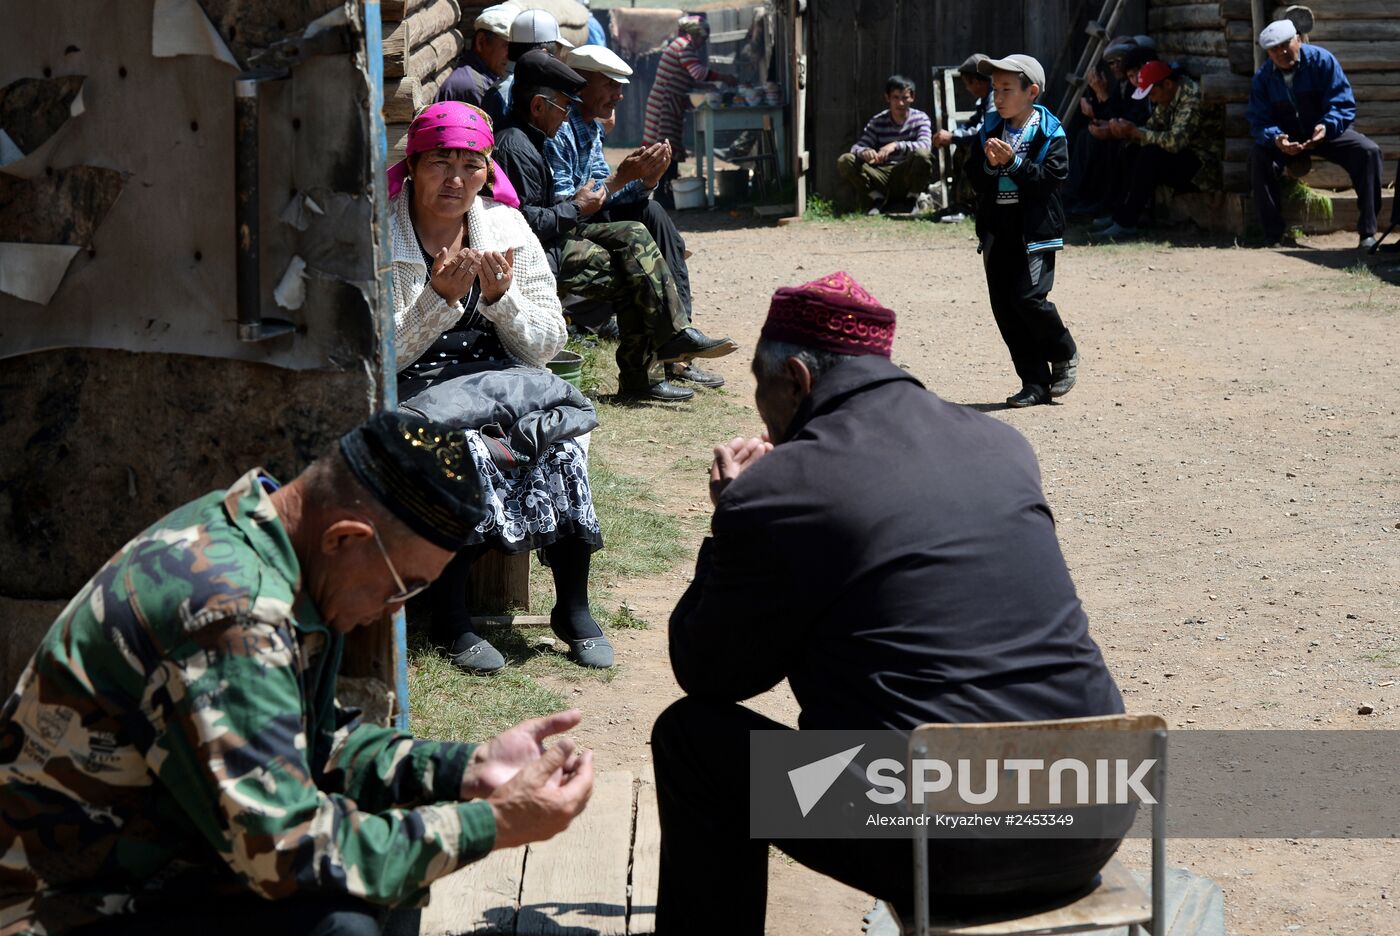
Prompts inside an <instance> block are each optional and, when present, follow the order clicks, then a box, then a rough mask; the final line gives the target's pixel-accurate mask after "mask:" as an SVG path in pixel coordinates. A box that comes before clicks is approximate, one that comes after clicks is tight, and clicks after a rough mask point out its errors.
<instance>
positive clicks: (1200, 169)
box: [1100, 61, 1224, 237]
mask: <svg viewBox="0 0 1400 936" xmlns="http://www.w3.org/2000/svg"><path fill="white" fill-rule="evenodd" d="M1133 97H1134V98H1137V99H1138V100H1141V99H1143V98H1149V99H1150V100H1151V101H1152V113H1151V114H1150V115H1149V116H1148V118H1147V124H1146V126H1142V127H1139V126H1136V125H1134V124H1133V123H1132V122H1131V121H1128V120H1121V119H1120V120H1113V121H1111V122H1110V124H1109V125H1110V127H1111V128H1112V130H1113V133H1114V136H1115V137H1117V138H1118V139H1122V140H1128V141H1130V142H1136V143H1139V144H1141V145H1140V146H1138V147H1136V149H1137V152H1136V153H1134V154H1132V155H1131V156H1130V157H1129V158H1130V159H1131V163H1130V165H1129V166H1128V167H1127V171H1126V186H1125V187H1126V192H1125V193H1124V194H1123V196H1122V198H1121V200H1120V201H1119V202H1118V204H1116V205H1115V206H1114V207H1113V212H1112V221H1113V223H1112V225H1110V227H1109V228H1108V229H1107V230H1105V231H1103V232H1100V233H1101V236H1104V237H1115V236H1119V235H1123V234H1132V233H1133V232H1134V230H1135V228H1136V226H1137V223H1138V219H1139V218H1140V217H1141V216H1142V213H1143V211H1145V210H1146V209H1147V208H1148V207H1149V206H1150V205H1151V203H1152V195H1153V193H1154V192H1155V191H1156V189H1157V186H1159V185H1170V186H1171V187H1172V188H1174V189H1177V190H1178V191H1210V190H1212V189H1218V188H1219V186H1220V158H1221V148H1222V147H1223V145H1224V137H1223V134H1222V131H1221V121H1220V113H1219V110H1218V108H1210V107H1207V106H1205V105H1204V104H1203V103H1202V101H1201V87H1200V85H1198V84H1196V82H1194V81H1192V80H1191V79H1190V78H1189V77H1187V76H1186V75H1185V74H1184V73H1182V72H1181V70H1180V69H1177V68H1173V67H1172V66H1171V65H1169V64H1167V63H1166V62H1162V61H1151V62H1148V63H1146V64H1145V65H1143V66H1142V68H1140V69H1139V70H1138V75H1137V90H1136V91H1134V92H1133Z"/></svg>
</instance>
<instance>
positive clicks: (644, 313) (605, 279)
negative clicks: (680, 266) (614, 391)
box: [558, 221, 690, 389]
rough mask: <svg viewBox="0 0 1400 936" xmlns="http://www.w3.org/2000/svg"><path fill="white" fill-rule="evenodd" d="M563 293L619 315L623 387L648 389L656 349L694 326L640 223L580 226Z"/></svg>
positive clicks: (564, 270)
mask: <svg viewBox="0 0 1400 936" xmlns="http://www.w3.org/2000/svg"><path fill="white" fill-rule="evenodd" d="M558 281H559V292H560V293H561V294H563V293H573V294H575V295H579V296H584V297H586V298H588V299H603V300H607V301H608V302H610V303H612V305H613V307H614V308H615V309H616V310H617V330H618V334H619V336H620V338H619V341H618V344H617V370H618V382H619V385H620V386H626V387H630V388H632V389H638V388H644V387H646V385H647V381H648V377H647V375H648V372H649V371H650V370H651V368H652V366H653V365H654V364H655V363H656V353H655V352H656V348H657V347H658V346H660V345H662V344H664V343H666V342H667V341H669V340H671V339H672V338H673V337H675V335H676V333H677V332H679V331H680V330H681V329H683V328H685V327H686V326H687V325H689V324H690V322H689V319H688V318H687V317H686V314H685V307H684V306H683V305H682V304H681V300H680V296H679V295H678V294H677V292H676V281H675V278H674V277H673V276H672V275H671V268H670V267H668V266H667V265H666V261H665V260H663V259H662V258H661V251H660V250H658V249H657V246H656V241H654V240H652V237H651V235H650V234H648V233H647V229H646V228H644V227H643V226H642V225H641V224H640V223H639V222H637V221H609V222H605V223H599V224H581V225H579V226H578V227H577V228H575V229H574V233H573V234H571V235H569V236H568V237H566V238H565V239H564V251H563V255H562V256H561V257H560V260H559V277H558Z"/></svg>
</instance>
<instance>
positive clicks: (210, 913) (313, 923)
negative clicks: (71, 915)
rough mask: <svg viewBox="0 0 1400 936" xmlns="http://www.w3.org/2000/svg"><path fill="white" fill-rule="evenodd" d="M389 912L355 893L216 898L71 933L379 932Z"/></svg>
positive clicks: (288, 935)
mask: <svg viewBox="0 0 1400 936" xmlns="http://www.w3.org/2000/svg"><path fill="white" fill-rule="evenodd" d="M387 915H388V911H386V910H384V909H381V908H379V907H375V906H372V905H370V904H367V903H364V902H363V901H359V900H355V899H353V898H350V897H290V898H288V899H286V900H264V899H263V898H261V897H258V896H257V895H256V894H247V895H243V896H237V897H211V898H209V899H207V900H201V901H198V902H188V903H187V902H183V901H182V902H181V904H180V905H179V906H169V907H161V908H160V909H151V910H146V911H138V912H136V913H133V914H122V915H120V916H113V917H110V918H108V919H105V920H103V921H102V922H100V923H93V924H90V925H88V926H84V927H80V928H79V929H76V930H71V931H70V932H71V934H72V936H168V934H171V933H191V934H196V936H247V934H249V933H256V934H258V936H379V934H380V933H381V932H383V922H382V921H383V920H384V918H385V917H386V916H387Z"/></svg>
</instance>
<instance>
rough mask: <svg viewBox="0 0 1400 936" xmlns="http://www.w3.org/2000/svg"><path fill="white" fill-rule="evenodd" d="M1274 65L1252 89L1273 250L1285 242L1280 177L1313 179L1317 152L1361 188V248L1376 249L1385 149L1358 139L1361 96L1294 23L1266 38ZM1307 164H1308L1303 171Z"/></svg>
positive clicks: (1268, 30)
mask: <svg viewBox="0 0 1400 936" xmlns="http://www.w3.org/2000/svg"><path fill="white" fill-rule="evenodd" d="M1259 45H1261V46H1263V47H1264V50H1265V51H1266V52H1267V53H1268V54H1269V61H1267V62H1265V63H1264V64H1263V65H1261V66H1260V67H1259V70H1258V71H1257V72H1255V73H1254V80H1253V82H1252V83H1251V85H1250V90H1249V110H1248V112H1247V116H1248V118H1249V132H1250V134H1251V135H1252V136H1253V137H1254V146H1253V147H1252V148H1251V149H1250V153H1249V175H1250V181H1251V182H1252V183H1253V187H1254V204H1255V205H1257V206H1258V208H1259V221H1260V223H1261V224H1262V225H1263V226H1264V240H1265V242H1266V243H1268V244H1270V245H1274V244H1278V243H1279V242H1281V241H1282V240H1283V235H1284V230H1283V203H1282V200H1281V196H1280V179H1281V177H1282V176H1283V173H1284V171H1285V170H1286V169H1287V170H1290V171H1291V172H1292V174H1294V175H1296V176H1301V175H1304V174H1306V172H1307V168H1305V167H1308V166H1309V164H1310V161H1311V159H1310V157H1311V156H1312V155H1314V154H1316V155H1318V156H1321V157H1322V158H1323V159H1325V160H1327V161H1328V162H1334V163H1336V164H1337V165H1339V166H1341V167H1342V168H1343V169H1345V170H1346V171H1347V175H1349V176H1350V177H1351V186H1352V188H1353V189H1355V190H1356V208H1357V218H1356V231H1357V234H1358V235H1359V236H1360V241H1359V243H1358V247H1359V249H1361V250H1369V249H1370V248H1371V247H1373V246H1375V243H1376V215H1378V214H1379V213H1380V210H1381V184H1382V182H1381V173H1382V171H1383V169H1382V162H1381V148H1380V147H1379V146H1377V145H1376V143H1375V141H1374V140H1371V139H1370V138H1369V137H1366V136H1365V135H1363V134H1361V133H1358V132H1357V131H1356V129H1355V128H1354V127H1352V123H1353V122H1354V121H1355V120H1356V97H1355V95H1353V94H1352V91H1351V82H1350V81H1348V80H1347V76H1346V74H1345V73H1344V72H1343V71H1342V66H1341V65H1340V64H1339V63H1338V62H1337V59H1336V58H1335V57H1334V56H1333V55H1332V53H1331V52H1328V51H1327V50H1326V49H1323V48H1320V47H1318V46H1315V45H1311V44H1304V42H1303V37H1302V36H1299V35H1298V29H1297V27H1296V26H1294V25H1293V22H1292V21H1291V20H1286V19H1282V20H1278V21H1277V22H1273V23H1270V24H1269V25H1268V26H1266V27H1265V28H1264V31H1263V32H1261V33H1260V34H1259ZM1296 164H1301V165H1296Z"/></svg>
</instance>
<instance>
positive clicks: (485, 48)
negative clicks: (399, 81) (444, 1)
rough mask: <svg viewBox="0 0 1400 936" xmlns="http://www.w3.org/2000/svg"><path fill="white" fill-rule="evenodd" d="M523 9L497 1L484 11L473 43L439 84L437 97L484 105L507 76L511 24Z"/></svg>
mask: <svg viewBox="0 0 1400 936" xmlns="http://www.w3.org/2000/svg"><path fill="white" fill-rule="evenodd" d="M519 13H520V7H518V6H516V5H515V4H514V3H498V4H496V5H495V6H493V7H487V8H486V9H484V10H482V11H481V15H480V16H478V17H477V18H476V21H475V23H473V26H474V28H475V32H473V33H472V44H471V47H470V48H468V49H467V50H466V51H465V52H463V53H462V57H461V59H459V60H458V63H457V67H456V68H454V69H453V70H452V74H450V75H448V76H447V80H446V81H444V82H443V83H442V87H441V88H438V93H437V100H439V101H461V102H462V103H463V104H471V105H473V106H474V107H481V103H482V101H483V100H485V98H486V92H488V91H490V90H491V86H492V85H493V84H495V83H496V82H498V81H500V80H501V79H503V78H505V77H506V72H507V70H508V69H509V67H510V65H509V60H508V58H507V55H508V49H509V47H510V25H511V23H513V22H515V17H516V16H517V15H518V14H519Z"/></svg>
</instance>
